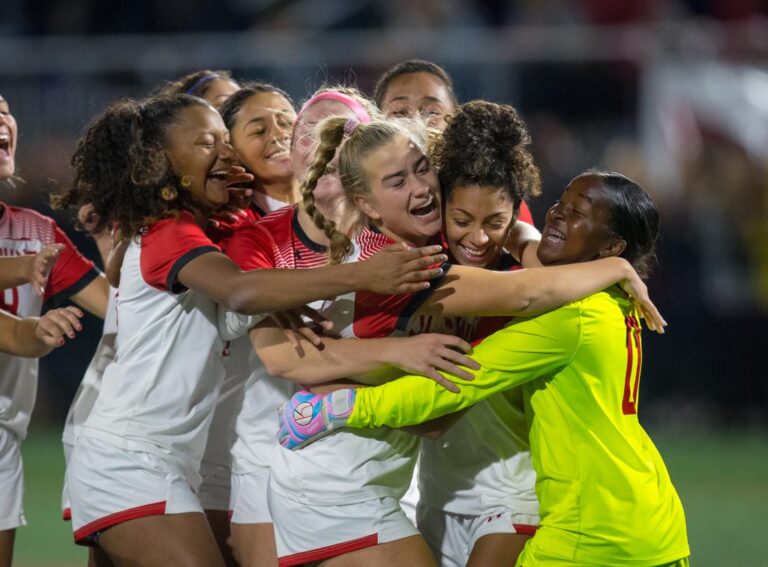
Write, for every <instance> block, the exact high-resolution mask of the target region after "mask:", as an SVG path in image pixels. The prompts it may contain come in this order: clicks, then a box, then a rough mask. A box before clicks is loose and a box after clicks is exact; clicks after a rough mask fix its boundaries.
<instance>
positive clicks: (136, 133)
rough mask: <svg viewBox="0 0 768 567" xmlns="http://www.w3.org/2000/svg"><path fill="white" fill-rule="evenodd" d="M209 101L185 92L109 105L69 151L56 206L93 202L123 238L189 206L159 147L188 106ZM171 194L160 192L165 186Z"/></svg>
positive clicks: (203, 104)
mask: <svg viewBox="0 0 768 567" xmlns="http://www.w3.org/2000/svg"><path fill="white" fill-rule="evenodd" d="M197 105H199V106H205V107H209V108H210V105H209V104H208V103H207V102H205V101H204V100H203V99H201V98H198V97H196V96H191V95H187V94H176V95H167V96H155V97H150V98H148V99H146V100H144V101H143V102H139V101H137V100H131V99H124V100H121V101H118V102H116V103H114V104H112V105H110V106H109V107H108V108H107V109H106V110H105V111H104V112H102V113H101V114H100V115H99V116H97V117H96V118H95V119H94V120H93V121H92V122H91V123H90V124H89V125H88V127H87V129H86V132H85V134H84V135H83V137H82V138H80V140H79V141H78V143H77V149H76V150H75V154H74V155H73V156H72V167H74V169H75V177H74V181H73V183H72V187H71V188H70V189H69V190H67V191H66V192H64V193H63V194H61V195H57V196H54V197H53V199H52V203H53V205H54V206H55V207H59V208H63V207H79V206H82V205H84V204H86V203H90V204H91V205H93V207H94V210H95V212H96V214H98V215H99V217H100V218H101V219H102V222H104V223H116V224H117V227H118V228H119V229H120V231H121V232H122V234H123V236H124V237H129V236H134V235H136V234H138V232H139V231H140V230H141V228H142V227H144V226H147V225H149V224H151V223H152V222H154V221H155V220H158V219H160V218H165V217H169V216H175V215H177V214H178V212H179V211H180V210H182V209H185V210H194V206H193V204H192V203H191V201H190V200H189V196H188V195H189V193H188V191H185V190H182V188H181V183H180V180H179V177H178V176H177V175H176V174H175V173H174V172H173V169H172V166H171V162H170V160H169V159H168V157H167V156H166V154H165V152H164V148H165V146H166V144H167V140H166V136H167V133H168V130H169V127H170V126H172V125H173V123H174V122H175V121H176V120H177V118H178V116H179V113H180V112H181V111H182V110H184V109H185V108H188V107H191V106H197ZM166 187H167V188H169V189H171V193H172V194H173V193H175V197H174V198H172V199H171V200H166V199H164V198H162V197H161V192H162V190H163V189H164V188H166Z"/></svg>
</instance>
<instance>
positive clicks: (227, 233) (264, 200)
mask: <svg viewBox="0 0 768 567" xmlns="http://www.w3.org/2000/svg"><path fill="white" fill-rule="evenodd" d="M292 208H293V207H290V206H288V205H287V203H283V202H282V201H278V200H277V199H273V198H271V197H268V196H267V195H265V194H264V193H261V192H259V191H256V192H255V193H254V196H253V202H252V205H251V207H250V208H248V209H245V210H244V211H243V213H242V214H241V217H240V218H239V219H238V220H237V221H235V222H234V223H232V222H220V223H219V226H218V227H216V228H214V229H212V230H211V229H209V230H208V231H207V232H208V235H209V236H210V237H211V239H212V240H213V242H215V243H216V244H217V245H218V246H220V247H221V249H222V251H223V252H224V253H225V254H227V256H229V257H230V258H231V257H232V255H231V254H230V241H231V240H232V239H233V238H238V237H236V236H235V235H237V234H238V233H239V232H240V231H241V230H242V229H243V228H246V227H248V226H251V225H252V224H253V223H254V222H256V221H258V220H260V219H261V218H262V217H264V215H267V214H269V213H270V211H282V210H288V209H292ZM270 216H271V215H270ZM264 218H265V217H264ZM241 252H243V253H246V252H247V251H241ZM241 267H242V266H241ZM244 269H250V268H244ZM222 309H223V308H222V307H221V306H219V310H220V311H221V310H222ZM219 316H220V317H221V316H222V314H221V313H220V314H219ZM238 319H239V320H240V321H241V322H242V321H253V319H252V318H247V317H245V316H239V317H238ZM242 330H243V331H244V330H245V329H242ZM223 338H224V339H229V337H223ZM252 355H253V347H251V342H250V340H249V339H248V336H247V335H245V336H238V337H237V338H233V339H230V340H226V342H225V343H224V348H223V349H222V351H221V356H222V362H223V364H224V383H223V384H222V387H221V391H220V393H219V398H218V400H216V409H215V411H214V414H213V422H212V423H211V427H210V430H209V433H208V442H207V444H206V446H205V454H204V455H203V463H204V468H206V469H209V468H211V467H217V468H219V469H220V470H223V469H225V468H229V467H230V466H231V465H232V447H233V444H234V442H235V419H236V418H237V415H238V414H239V413H240V411H241V407H242V403H243V395H244V393H243V387H244V385H245V383H246V381H247V379H248V377H249V376H250V375H251V368H252V366H253V365H252V364H251V362H250V361H251V358H256V357H255V355H254V356H252ZM227 474H228V473H227Z"/></svg>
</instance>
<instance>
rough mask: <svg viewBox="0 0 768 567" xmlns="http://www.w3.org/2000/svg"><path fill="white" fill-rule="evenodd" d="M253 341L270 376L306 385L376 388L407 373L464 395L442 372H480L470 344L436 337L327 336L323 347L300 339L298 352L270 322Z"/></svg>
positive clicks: (256, 329) (254, 331) (255, 331)
mask: <svg viewBox="0 0 768 567" xmlns="http://www.w3.org/2000/svg"><path fill="white" fill-rule="evenodd" d="M250 339H251V344H252V345H253V347H254V349H255V351H256V353H257V354H258V355H259V358H260V359H261V361H262V362H263V363H264V366H265V367H266V369H267V372H268V373H269V374H270V375H272V376H279V377H281V378H285V379H288V380H292V381H295V382H299V383H301V384H306V385H316V384H322V383H326V382H330V381H333V380H341V379H345V378H346V379H350V380H352V381H354V382H358V383H361V384H369V385H376V384H381V383H384V382H385V381H387V380H392V379H394V378H397V377H398V376H400V375H401V374H402V371H405V372H407V373H413V374H421V375H424V376H428V377H430V378H431V379H433V380H436V381H437V382H438V383H440V384H441V385H442V386H443V387H445V388H448V389H450V390H452V391H458V388H456V387H455V386H454V385H453V383H452V382H450V381H449V380H448V379H447V378H445V377H443V376H442V375H441V374H440V373H439V372H438V371H437V370H442V371H445V372H448V373H450V374H455V375H457V376H459V377H461V378H464V379H466V380H471V379H472V375H471V374H470V373H469V372H466V371H464V370H461V369H460V368H459V366H458V365H463V366H466V367H469V368H471V369H473V370H476V369H477V368H479V366H478V365H477V364H476V363H475V362H474V361H472V360H471V359H470V358H468V357H466V356H464V354H462V353H466V352H469V350H470V349H471V347H470V345H469V344H468V343H466V342H465V341H463V340H462V339H460V338H458V337H452V336H448V335H440V334H431V333H430V334H423V335H416V336H413V337H386V338H378V339H351V338H350V339H346V338H345V339H338V338H328V337H324V342H323V348H322V349H318V348H316V347H315V346H314V345H311V344H309V342H308V341H306V339H304V338H300V339H299V348H298V349H296V348H295V347H294V346H293V345H291V344H290V343H289V342H288V341H287V340H286V337H285V334H284V333H283V332H282V330H281V329H279V328H277V327H276V326H274V325H273V324H272V323H271V322H270V321H265V322H264V323H262V324H260V325H258V326H257V327H254V328H253V329H251V331H250Z"/></svg>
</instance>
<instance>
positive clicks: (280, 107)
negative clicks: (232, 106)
mask: <svg viewBox="0 0 768 567" xmlns="http://www.w3.org/2000/svg"><path fill="white" fill-rule="evenodd" d="M295 120H296V112H295V111H294V110H293V106H291V103H290V102H288V101H287V100H286V99H285V97H284V96H283V95H281V94H280V93H274V92H261V93H256V94H254V95H252V96H250V97H249V98H248V99H246V101H245V102H244V103H243V105H242V107H241V108H240V110H239V111H238V112H237V119H236V120H235V125H234V127H233V128H232V145H233V146H234V147H235V150H237V155H238V157H239V158H240V161H241V162H242V164H243V165H244V166H245V167H246V168H247V169H248V171H250V172H251V173H253V175H254V176H255V177H256V179H257V180H260V181H262V182H265V183H274V182H280V181H287V180H290V179H291V177H293V170H292V168H291V156H290V143H291V135H292V134H293V123H294V121H295Z"/></svg>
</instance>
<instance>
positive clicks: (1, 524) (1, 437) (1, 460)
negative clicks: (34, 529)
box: [0, 426, 27, 531]
mask: <svg viewBox="0 0 768 567" xmlns="http://www.w3.org/2000/svg"><path fill="white" fill-rule="evenodd" d="M23 496H24V471H23V467H22V464H21V451H20V450H19V440H18V438H17V437H16V435H14V434H13V433H12V432H11V431H9V430H8V429H6V428H5V427H2V426H0V531H5V530H13V529H16V528H18V527H21V526H26V525H27V520H26V519H25V518H24V508H23V506H22V499H23Z"/></svg>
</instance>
